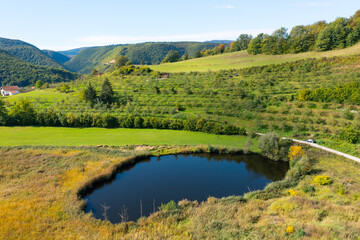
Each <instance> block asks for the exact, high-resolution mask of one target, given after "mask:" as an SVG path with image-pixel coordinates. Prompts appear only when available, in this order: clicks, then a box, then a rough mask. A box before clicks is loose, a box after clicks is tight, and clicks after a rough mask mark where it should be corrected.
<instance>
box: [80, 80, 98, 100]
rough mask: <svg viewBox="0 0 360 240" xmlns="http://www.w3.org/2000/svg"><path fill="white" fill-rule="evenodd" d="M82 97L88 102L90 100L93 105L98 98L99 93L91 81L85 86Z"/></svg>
mask: <svg viewBox="0 0 360 240" xmlns="http://www.w3.org/2000/svg"><path fill="white" fill-rule="evenodd" d="M81 98H82V99H83V100H85V101H86V102H89V103H90V104H91V105H93V104H94V103H95V101H96V99H97V93H96V90H95V88H94V87H93V86H92V85H91V83H90V82H89V85H88V86H87V87H86V88H85V90H84V92H83V94H82V96H81Z"/></svg>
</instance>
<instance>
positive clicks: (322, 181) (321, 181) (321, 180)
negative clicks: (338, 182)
mask: <svg viewBox="0 0 360 240" xmlns="http://www.w3.org/2000/svg"><path fill="white" fill-rule="evenodd" d="M333 182H334V181H333V180H332V179H330V177H329V176H324V175H319V176H316V177H315V178H314V180H313V183H316V184H318V185H330V184H332V183H333Z"/></svg>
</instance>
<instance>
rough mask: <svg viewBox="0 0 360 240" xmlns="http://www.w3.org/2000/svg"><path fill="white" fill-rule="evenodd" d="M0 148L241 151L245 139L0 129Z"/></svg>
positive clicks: (133, 131) (99, 130) (134, 131)
mask: <svg viewBox="0 0 360 240" xmlns="http://www.w3.org/2000/svg"><path fill="white" fill-rule="evenodd" d="M0 135H1V136H7V137H6V138H5V137H4V138H0V146H21V145H47V146H49V145H54V146H81V145H101V144H105V145H118V146H120V145H140V144H146V145H165V144H166V145H198V144H204V145H209V144H211V145H222V146H228V147H240V148H242V147H243V145H244V143H245V140H246V137H243V136H219V137H218V136H217V135H214V134H205V133H198V132H188V131H173V130H156V129H121V128H120V129H103V128H55V127H0Z"/></svg>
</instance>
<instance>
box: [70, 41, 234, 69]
mask: <svg viewBox="0 0 360 240" xmlns="http://www.w3.org/2000/svg"><path fill="white" fill-rule="evenodd" d="M218 45H219V43H211V42H147V43H138V44H121V45H110V46H102V47H90V48H85V49H82V50H81V51H80V52H79V53H78V54H77V55H76V56H74V57H73V58H72V59H71V60H70V61H68V62H66V63H65V64H64V65H65V66H66V67H67V68H68V69H70V70H73V71H76V72H79V73H90V72H91V70H92V69H93V68H97V69H98V70H101V71H104V70H106V69H107V68H109V67H110V66H111V65H110V64H109V62H110V61H111V60H113V59H115V58H116V57H118V56H120V55H126V56H127V57H128V58H129V60H130V61H131V62H133V63H134V64H146V65H153V64H160V63H161V61H162V60H163V59H164V57H165V56H166V54H167V53H168V52H169V51H170V50H175V51H178V52H179V53H180V56H181V55H183V54H185V53H186V54H188V55H189V56H194V55H195V53H196V52H198V51H203V50H206V49H212V48H214V47H216V46H218ZM227 45H228V44H227ZM63 53H64V52H63Z"/></svg>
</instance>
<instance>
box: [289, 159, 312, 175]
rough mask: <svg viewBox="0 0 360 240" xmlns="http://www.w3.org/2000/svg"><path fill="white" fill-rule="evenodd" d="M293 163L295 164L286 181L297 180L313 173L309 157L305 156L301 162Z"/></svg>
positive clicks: (295, 161)
mask: <svg viewBox="0 0 360 240" xmlns="http://www.w3.org/2000/svg"><path fill="white" fill-rule="evenodd" d="M293 162H294V164H293V166H292V167H291V168H290V170H289V171H288V172H287V173H286V177H285V179H291V180H297V179H299V178H300V177H301V176H303V175H306V174H308V173H309V172H310V171H311V164H310V160H309V158H308V157H307V156H303V157H301V158H300V159H299V160H293Z"/></svg>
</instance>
